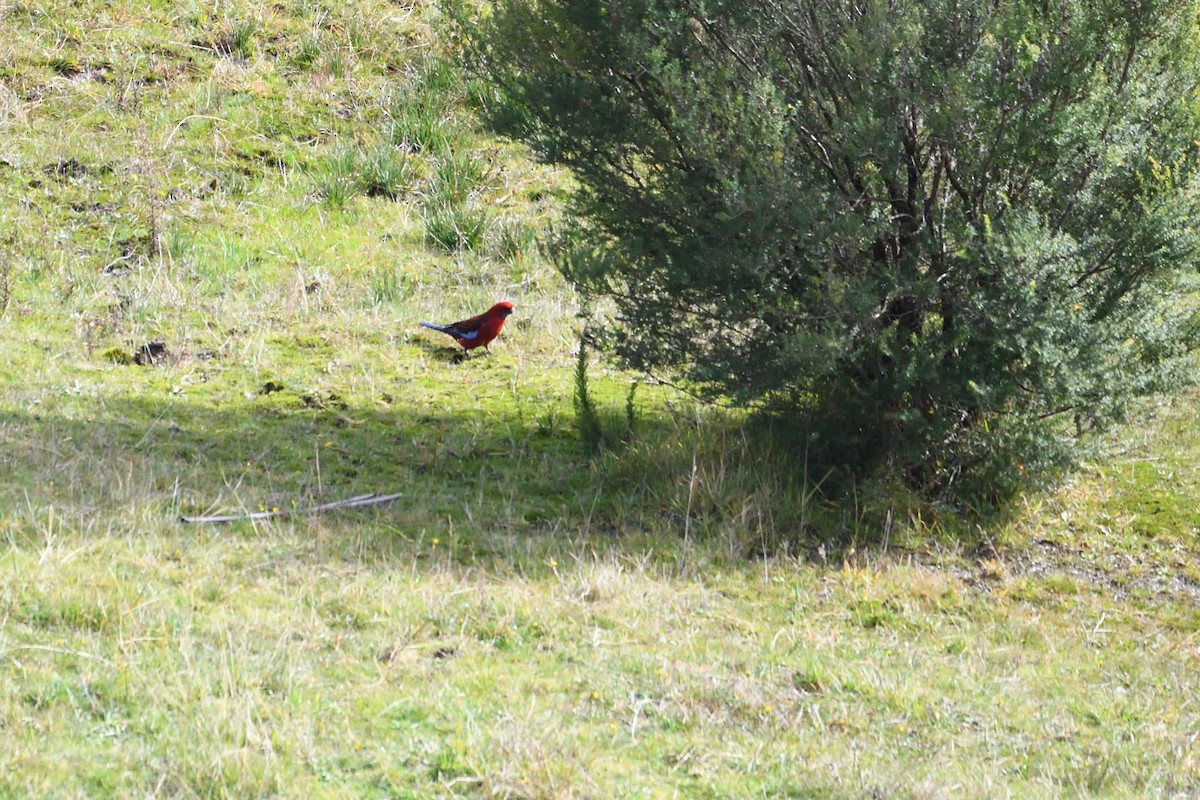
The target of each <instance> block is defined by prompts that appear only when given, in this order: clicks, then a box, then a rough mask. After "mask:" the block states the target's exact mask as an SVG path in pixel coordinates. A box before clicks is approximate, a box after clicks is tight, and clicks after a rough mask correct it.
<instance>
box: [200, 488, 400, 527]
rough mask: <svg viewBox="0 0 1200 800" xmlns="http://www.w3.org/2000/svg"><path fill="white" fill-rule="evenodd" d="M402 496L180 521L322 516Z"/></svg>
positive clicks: (365, 497)
mask: <svg viewBox="0 0 1200 800" xmlns="http://www.w3.org/2000/svg"><path fill="white" fill-rule="evenodd" d="M400 496H401V493H400V492H396V493H395V494H377V493H372V494H360V495H358V496H357V497H348V498H346V499H345V500H334V501H333V502H332V503H324V504H322V505H319V506H312V507H311V508H297V509H289V508H273V509H271V510H270V511H255V512H253V513H248V514H218V515H216V516H211V517H188V516H182V517H180V518H179V521H180V522H194V523H196V524H197V525H208V524H212V523H217V522H240V521H242V520H248V519H273V518H279V517H287V516H292V515H294V514H320V513H321V512H323V511H335V510H338V509H343V508H362V507H364V506H377V505H379V504H380V503H390V502H392V501H393V500H396V499H397V498H399V497H400Z"/></svg>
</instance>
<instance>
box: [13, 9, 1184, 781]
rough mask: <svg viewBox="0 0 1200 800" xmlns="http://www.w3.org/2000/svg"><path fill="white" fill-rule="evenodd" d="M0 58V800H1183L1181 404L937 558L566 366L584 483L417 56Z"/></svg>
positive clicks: (303, 27) (271, 26) (374, 43)
mask: <svg viewBox="0 0 1200 800" xmlns="http://www.w3.org/2000/svg"><path fill="white" fill-rule="evenodd" d="M0 22H3V25H4V29H5V31H6V36H5V37H4V41H3V42H0V189H2V191H0V222H2V223H3V228H2V229H3V231H4V233H3V234H0V237H2V238H0V477H2V479H0V797H3V798H6V797H139V798H142V797H181V798H193V797H202V798H242V797H305V798H308V797H316V798H342V797H345V798H351V797H353V798H362V797H378V798H405V797H422V798H424V797H467V798H473V797H478V798H497V797H510V798H564V797H567V798H569V797H579V798H585V797H587V798H591V797H696V798H724V797H738V798H742V797H764V798H765V797H770V798H776V797H797V798H800V797H813V798H818V797H820V798H826V797H834V798H838V797H843V798H865V797H912V798H941V797H945V798H958V797H980V798H984V797H996V796H1009V795H1011V796H1020V797H1080V796H1083V797H1147V796H1153V797H1159V796H1193V795H1195V794H1197V793H1200V760H1198V757H1197V754H1196V747H1195V744H1194V742H1193V732H1194V731H1195V730H1196V729H1197V727H1198V726H1200V711H1198V709H1197V707H1196V705H1195V703H1194V702H1193V701H1192V700H1191V698H1192V697H1193V696H1195V695H1196V694H1197V691H1198V689H1200V686H1198V685H1197V684H1198V683H1200V664H1197V658H1198V656H1197V653H1198V651H1197V648H1196V637H1197V631H1200V613H1198V612H1197V610H1196V609H1197V600H1198V598H1200V560H1198V558H1197V547H1196V539H1197V529H1198V528H1200V519H1198V517H1197V511H1196V502H1195V497H1196V496H1197V484H1198V480H1197V473H1198V470H1200V423H1197V421H1196V419H1195V415H1194V412H1193V409H1194V406H1195V402H1196V400H1197V397H1196V396H1195V395H1194V394H1190V395H1184V396H1180V397H1176V398H1164V399H1162V400H1161V401H1160V402H1159V403H1158V406H1157V407H1156V408H1154V409H1147V415H1146V416H1144V417H1142V418H1139V419H1137V420H1134V421H1133V422H1131V424H1130V425H1129V426H1128V427H1127V428H1125V429H1123V430H1122V431H1120V432H1118V434H1117V435H1116V436H1114V437H1113V438H1112V439H1111V440H1110V441H1107V442H1105V443H1103V447H1101V448H1099V449H1098V450H1097V455H1096V456H1095V457H1094V458H1093V459H1092V461H1091V462H1090V463H1089V464H1088V465H1087V466H1085V468H1084V469H1083V470H1081V471H1080V473H1079V474H1077V475H1076V476H1074V477H1073V478H1072V479H1071V480H1070V481H1068V482H1067V483H1065V484H1064V485H1063V486H1061V487H1059V488H1058V489H1056V490H1055V491H1054V492H1051V493H1047V494H1045V495H1041V496H1034V497H1030V498H1028V499H1027V501H1026V503H1025V504H1024V505H1023V506H1022V507H1020V508H1017V509H1014V510H1013V512H1012V514H1011V515H1010V516H1009V517H1007V518H1005V519H1002V520H997V521H992V522H989V523H987V524H986V525H984V526H982V527H980V528H977V529H976V528H971V529H970V530H966V531H964V530H963V528H964V527H969V526H968V525H966V524H965V523H963V522H961V521H956V520H954V519H953V518H950V517H947V516H946V515H944V514H939V513H937V512H938V510H937V509H924V508H919V507H910V506H909V505H906V504H904V503H903V502H901V501H900V500H898V499H896V498H889V497H887V496H884V495H880V493H879V491H878V490H877V489H874V488H872V487H863V488H862V491H861V493H860V494H859V495H858V496H857V497H855V498H851V499H849V500H847V501H846V502H845V503H843V504H841V505H837V506H831V505H829V504H828V503H826V502H824V501H822V500H821V499H820V497H819V494H818V493H817V492H816V491H815V490H814V483H816V481H815V479H816V478H818V477H819V476H805V475H804V473H803V464H802V463H797V462H796V460H795V459H792V458H789V457H788V456H787V454H784V453H780V452H778V450H779V449H780V446H779V445H771V444H770V443H769V442H767V443H764V441H763V439H762V437H761V436H759V435H758V434H756V433H755V432H754V431H753V430H751V429H750V428H748V427H747V426H746V424H745V420H743V419H742V418H741V417H740V416H739V415H738V414H736V413H734V412H731V411H719V410H715V409H710V408H704V407H698V406H696V405H695V404H693V403H692V402H690V401H689V400H688V399H687V398H686V397H683V396H680V395H679V394H676V393H674V392H672V391H670V390H668V389H667V388H665V387H662V386H656V385H653V384H650V383H644V384H639V385H638V388H637V389H636V390H633V389H631V386H633V385H634V384H633V381H635V380H637V379H639V377H640V376H634V375H627V374H623V373H621V372H619V371H616V370H613V369H611V368H609V367H608V366H606V365H605V364H604V363H603V361H600V360H597V359H595V358H593V359H592V363H591V364H590V367H589V371H588V373H587V388H588V397H589V399H590V401H591V406H592V408H593V410H594V412H595V425H597V426H599V429H600V430H599V434H598V435H599V436H601V437H602V438H603V441H604V444H605V446H604V448H603V449H602V452H600V453H599V454H597V455H589V454H588V453H587V452H586V448H585V447H584V444H583V443H582V442H581V441H580V438H579V431H578V429H577V425H576V416H575V415H576V412H575V409H574V405H573V398H574V392H575V387H576V377H577V376H576V373H575V367H576V365H577V358H576V355H575V353H576V352H577V351H575V350H574V348H575V347H576V346H577V343H578V335H579V322H578V320H577V318H576V313H577V310H578V309H577V306H576V303H575V300H574V298H573V296H572V295H571V293H570V291H569V289H568V288H567V287H565V286H563V284H562V282H561V280H560V279H559V278H558V277H557V276H556V274H555V273H554V271H553V269H552V268H551V266H550V265H548V264H547V263H546V262H545V261H544V259H543V258H542V256H541V255H540V254H539V251H538V239H539V236H540V232H541V231H543V230H545V228H546V227H547V225H548V223H549V222H550V221H552V220H553V219H554V217H555V215H556V214H557V213H559V210H558V205H557V200H556V198H557V197H558V196H559V193H560V190H561V187H562V186H563V185H564V184H565V181H566V178H565V176H562V175H557V174H554V173H551V172H548V171H546V170H544V169H540V168H538V167H536V166H534V165H533V164H532V163H531V162H530V160H529V159H528V157H527V156H526V154H524V153H522V152H521V151H520V150H519V149H517V148H515V147H513V146H511V145H508V144H505V143H502V142H496V141H493V140H490V139H489V138H488V137H487V136H486V135H485V134H484V133H483V132H482V131H480V130H479V129H478V127H477V126H476V125H475V123H474V122H473V121H472V119H471V116H470V114H469V113H468V112H467V111H466V110H465V108H464V106H463V98H465V97H467V96H468V95H469V94H470V92H469V87H465V86H462V85H461V81H460V79H459V78H458V77H457V73H456V72H455V71H454V69H453V68H452V67H450V66H447V64H448V63H449V62H448V61H446V60H444V59H443V58H442V56H444V55H445V54H444V53H442V51H441V49H440V45H439V40H438V38H437V35H436V23H437V18H436V14H435V13H434V12H433V11H432V10H431V9H428V8H425V7H414V8H412V9H400V8H399V7H397V6H395V5H394V4H389V3H385V2H366V3H360V4H357V5H356V6H354V7H353V8H345V9H343V8H340V7H336V6H330V5H328V4H325V5H322V4H317V3H312V2H307V0H304V1H299V0H298V1H297V2H285V3H281V4H276V5H275V6H272V7H271V8H270V9H269V10H267V9H264V8H260V7H259V6H254V5H250V4H238V3H234V4H225V5H222V6H221V7H220V8H217V9H214V7H212V6H206V5H203V4H195V3H184V4H182V5H180V4H168V3H152V4H149V6H147V5H146V4H142V5H137V6H135V5H131V4H128V3H126V2H122V1H121V0H118V2H114V3H112V4H108V5H98V4H93V6H88V7H87V8H80V7H75V6H73V5H68V4H54V3H33V4H31V3H17V4H10V5H8V6H6V7H3V8H0ZM338 192H341V194H340V195H339V196H337V197H336V198H335V195H337V193H338ZM439 214H445V215H447V220H446V221H444V222H437V223H436V225H435V224H434V223H433V222H432V221H433V220H435V219H436V218H437V215H439ZM464 220H467V221H471V225H467V224H466V223H465V222H464ZM431 225H434V230H436V231H442V232H443V233H444V232H445V231H450V232H452V233H453V235H452V236H451V235H449V234H446V235H444V236H443V235H435V233H434V231H431V229H430V228H431ZM443 225H444V227H437V226H443ZM475 225H477V229H476V228H475V227H472V226H475ZM152 229H153V230H155V231H157V237H158V239H159V242H158V246H157V247H155V246H153V244H152V240H153V239H154V238H155V234H154V233H153V232H152ZM464 229H465V231H466V232H467V233H469V234H470V235H469V236H466V237H462V238H460V234H462V233H463V232H464ZM501 298H504V299H509V300H512V301H513V302H514V303H515V305H516V309H517V310H516V313H515V314H514V316H513V317H512V318H510V320H509V323H508V326H507V327H506V328H505V331H504V333H503V334H502V336H501V338H500V339H499V340H498V341H497V342H496V344H495V346H494V347H493V349H494V351H495V352H494V353H493V354H492V355H490V356H472V357H470V358H467V359H460V358H458V357H457V354H456V353H455V352H454V349H453V348H452V346H451V343H450V342H449V340H448V339H446V338H445V337H443V336H441V335H439V334H436V333H434V332H432V331H428V330H424V329H421V328H419V327H417V325H416V323H417V321H418V320H420V319H430V320H437V321H452V320H454V319H458V318H459V317H460V316H461V315H465V314H467V313H475V312H476V311H479V310H482V309H483V308H486V307H487V306H488V305H490V304H491V303H492V302H494V301H495V300H498V299H501ZM153 341H161V342H162V343H163V344H164V346H165V349H166V356H165V358H164V359H163V360H162V361H160V362H159V363H157V364H156V365H144V366H143V365H138V364H137V363H135V357H137V356H139V354H140V353H141V352H142V350H143V348H144V347H145V346H146V345H148V344H149V343H150V342H153ZM1150 411H1155V412H1157V413H1156V415H1154V416H1150V414H1149V412H1150ZM806 478H808V479H806ZM393 491H398V492H402V493H403V497H402V498H401V500H400V501H398V502H396V503H393V504H391V505H388V506H382V507H376V508H370V509H363V510H359V511H347V512H342V513H337V514H330V515H326V516H323V517H319V518H315V517H305V516H303V515H299V516H293V517H288V518H284V519H277V520H273V521H271V520H269V521H260V522H242V523H236V524H232V525H227V526H194V525H187V524H182V523H180V522H179V521H178V518H179V516H180V515H181V514H203V513H207V512H231V511H257V510H260V509H272V508H284V509H291V508H293V507H296V508H300V507H303V506H306V505H310V504H314V503H319V502H327V501H329V500H333V499H337V498H340V497H346V496H351V495H356V494H362V493H366V492H393Z"/></svg>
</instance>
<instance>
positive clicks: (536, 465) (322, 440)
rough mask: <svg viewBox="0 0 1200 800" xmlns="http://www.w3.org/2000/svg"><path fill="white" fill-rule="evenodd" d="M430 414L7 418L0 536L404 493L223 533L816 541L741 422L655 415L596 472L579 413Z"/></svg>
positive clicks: (23, 414)
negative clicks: (314, 530) (578, 429)
mask: <svg viewBox="0 0 1200 800" xmlns="http://www.w3.org/2000/svg"><path fill="white" fill-rule="evenodd" d="M436 403H437V401H436V400H430V406H429V407H426V408H422V407H414V406H413V405H411V404H401V403H397V402H395V401H391V402H390V403H382V402H381V403H380V404H379V405H377V406H360V405H354V404H352V403H350V402H348V401H346V400H345V399H343V398H342V397H341V396H339V395H337V394H335V393H332V392H324V393H320V392H315V393H314V392H310V393H304V392H295V391H291V390H288V389H286V388H284V387H282V386H280V387H273V390H272V391H271V392H270V393H269V394H262V395H259V396H256V397H252V398H243V397H238V398H237V399H236V400H235V401H232V402H228V403H225V404H223V405H213V404H209V403H207V402H196V401H193V400H191V399H190V398H187V397H181V396H172V397H169V398H167V399H163V400H155V399H150V398H146V397H142V396H134V395H127V394H126V395H119V396H114V397H108V398H105V399H96V398H70V399H66V400H59V401H55V402H53V403H49V404H48V405H49V407H46V406H35V407H33V410H23V411H12V410H8V411H3V412H0V450H2V452H3V455H0V468H3V470H4V471H5V472H6V473H7V474H8V475H9V476H10V479H9V480H8V481H6V482H4V484H2V485H0V503H2V504H3V506H4V507H6V508H7V509H9V510H8V512H7V513H0V525H5V526H7V527H8V528H9V531H8V532H7V533H8V535H9V537H10V538H11V537H13V536H15V537H17V538H19V539H22V540H29V539H36V538H38V537H43V536H45V533H46V529H47V526H48V525H49V526H53V525H55V524H57V525H59V526H66V528H67V529H72V528H80V529H82V530H85V531H91V532H96V533H97V534H112V533H120V532H134V531H137V532H145V533H149V534H158V535H176V534H178V535H187V531H188V529H189V528H190V526H188V525H187V524H184V523H180V522H179V521H178V519H179V517H180V515H185V514H186V515H203V514H217V513H238V512H254V511H260V510H267V509H274V508H280V509H293V508H294V509H303V508H306V507H310V506H313V505H317V504H320V503H325V502H329V501H332V500H337V499H341V498H346V497H351V496H355V495H361V494H366V493H371V492H378V493H393V492H401V493H403V495H404V496H403V497H402V498H401V499H399V500H398V501H396V502H394V503H392V504H389V505H387V506H380V507H376V508H371V509H362V510H352V511H342V512H336V513H334V514H328V515H322V516H321V517H320V518H317V517H311V516H307V515H294V516H290V517H288V518H286V519H283V520H273V521H271V522H268V523H249V522H238V523H232V524H231V525H229V526H227V528H226V529H228V530H234V531H238V532H242V533H246V534H250V535H255V534H258V533H264V532H267V531H271V530H282V529H286V530H290V531H299V530H303V529H305V528H306V527H313V526H320V527H322V528H323V529H324V530H326V531H328V530H345V531H349V530H355V531H356V532H358V533H362V532H364V531H368V532H370V533H371V535H372V536H377V537H383V538H384V539H387V538H389V537H390V538H391V539H396V540H398V541H408V542H420V541H427V540H431V539H432V538H440V539H441V540H442V541H446V540H447V538H448V537H453V539H454V540H455V541H456V542H458V543H459V544H460V545H461V546H462V555H463V558H464V559H466V560H467V561H469V562H470V563H480V562H481V561H485V560H487V559H493V558H504V557H511V556H512V553H513V551H514V549H516V550H521V549H522V548H525V549H528V548H529V547H530V546H531V545H530V542H535V543H537V542H540V544H539V545H538V546H539V547H542V548H543V549H545V548H546V547H549V548H551V549H553V547H554V546H555V545H554V543H555V542H558V543H560V545H559V546H561V543H567V544H569V545H570V546H571V547H572V548H573V549H576V550H577V549H579V548H581V547H582V548H583V549H597V548H598V549H602V550H607V549H610V548H613V547H618V548H623V547H628V548H629V549H630V550H631V551H632V552H645V550H646V549H648V548H654V549H656V550H658V549H665V550H666V551H671V550H673V549H676V548H678V547H680V546H681V545H682V544H683V543H705V542H707V543H713V542H717V543H718V544H719V546H720V547H721V548H724V549H726V550H727V551H728V552H729V553H730V554H731V555H733V556H735V557H742V556H754V555H761V554H767V555H771V554H774V553H775V552H777V551H779V549H780V548H785V549H786V548H792V549H796V548H798V547H800V546H801V544H802V542H801V538H802V537H803V536H808V535H811V533H812V530H813V529H812V527H811V526H812V519H813V518H812V515H811V514H810V513H809V511H810V510H811V509H808V508H807V507H806V504H808V503H810V502H811V499H812V498H811V495H809V494H806V490H805V488H804V487H803V486H801V485H799V483H798V482H797V481H796V480H795V479H794V477H793V476H789V475H788V474H787V470H779V469H778V464H772V463H769V460H768V461H764V460H763V458H762V453H761V451H760V450H759V449H758V448H755V447H753V446H751V445H749V444H748V443H747V441H746V440H745V435H746V434H745V430H744V426H741V425H740V424H732V423H727V421H722V420H720V419H714V420H710V421H709V422H711V424H708V423H704V424H702V423H700V422H698V421H697V415H696V412H695V410H694V409H693V410H690V411H689V412H687V413H682V412H681V413H675V414H673V413H671V412H669V411H663V412H662V413H658V414H655V415H653V416H646V417H644V418H642V419H640V420H639V423H638V433H637V437H636V438H635V440H634V441H633V442H631V443H628V444H626V445H623V446H621V447H620V448H619V449H614V450H611V451H609V452H607V453H605V454H604V455H602V456H600V457H598V458H589V457H587V456H586V455H585V454H584V453H583V450H582V448H581V447H580V445H579V443H578V441H577V437H576V433H575V431H574V429H573V427H572V423H571V419H572V417H571V415H570V414H571V412H570V410H569V408H566V407H557V408H555V407H551V408H548V409H547V408H545V407H543V408H542V410H541V413H538V414H536V418H534V419H530V418H528V412H527V411H526V412H523V411H522V410H521V409H520V408H519V407H518V408H516V409H512V410H507V411H499V410H497V406H498V404H495V403H493V404H492V406H491V407H490V408H488V409H487V410H483V409H481V410H477V411H469V410H448V409H446V408H438V407H435V406H436ZM467 405H468V406H469V404H467ZM499 406H500V407H504V406H503V404H499ZM806 515H807V516H806ZM6 519H7V521H6ZM54 520H57V522H55V521H54ZM2 533H5V532H4V531H3V529H2V528H0V534H2ZM535 549H536V548H535Z"/></svg>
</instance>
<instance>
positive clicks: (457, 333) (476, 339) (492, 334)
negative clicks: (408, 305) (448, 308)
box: [421, 300, 513, 352]
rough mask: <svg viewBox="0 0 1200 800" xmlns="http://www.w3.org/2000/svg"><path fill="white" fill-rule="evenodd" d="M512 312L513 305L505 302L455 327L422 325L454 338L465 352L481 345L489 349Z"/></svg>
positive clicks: (431, 324)
mask: <svg viewBox="0 0 1200 800" xmlns="http://www.w3.org/2000/svg"><path fill="white" fill-rule="evenodd" d="M512 310H513V304H512V303H510V302H508V301H507V300H505V301H504V302H501V303H496V305H494V306H492V307H491V308H489V309H488V310H487V311H485V312H483V313H482V314H480V315H478V316H475V317H471V318H470V319H464V320H462V321H461V322H456V323H454V324H453V325H434V324H433V323H432V322H422V323H421V325H422V326H423V327H426V328H433V329H434V330H435V331H441V332H442V333H446V334H449V335H450V336H453V337H454V340H455V341H456V342H458V343H459V344H461V345H462V346H463V349H464V350H470V349H472V348H475V347H479V346H480V345H482V346H483V347H484V349H487V348H488V345H490V344H491V343H492V339H495V338H496V336H497V335H498V334H499V333H500V329H501V328H503V327H504V320H505V319H507V318H508V315H509V314H511V313H512ZM489 352H490V351H489Z"/></svg>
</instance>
